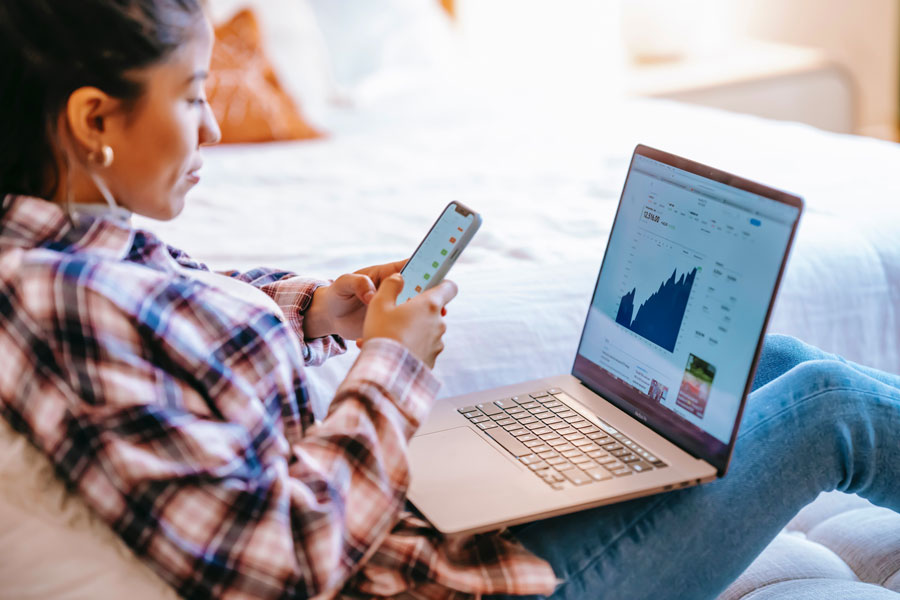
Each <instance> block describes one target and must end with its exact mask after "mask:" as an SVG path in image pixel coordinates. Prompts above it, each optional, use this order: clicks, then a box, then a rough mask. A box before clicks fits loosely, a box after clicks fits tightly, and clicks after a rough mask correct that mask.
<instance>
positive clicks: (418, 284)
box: [397, 203, 480, 304]
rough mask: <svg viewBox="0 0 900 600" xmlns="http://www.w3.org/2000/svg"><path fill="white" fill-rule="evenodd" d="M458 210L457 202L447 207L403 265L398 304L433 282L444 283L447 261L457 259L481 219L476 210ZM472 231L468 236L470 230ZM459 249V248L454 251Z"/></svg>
mask: <svg viewBox="0 0 900 600" xmlns="http://www.w3.org/2000/svg"><path fill="white" fill-rule="evenodd" d="M464 212H465V213H466V214H463V213H461V212H459V211H457V210H456V203H451V204H450V205H449V206H447V208H446V209H444V212H443V213H442V214H441V216H440V218H438V220H437V222H436V223H435V224H434V226H433V227H432V228H431V231H429V232H428V235H427V236H426V237H425V239H424V240H423V241H422V244H421V245H420V246H419V248H418V249H417V250H416V252H415V254H413V255H412V258H410V259H409V262H407V263H406V266H405V267H403V271H401V273H402V274H403V290H402V291H401V292H400V295H399V296H398V297H397V304H402V303H403V302H406V301H407V300H409V299H410V298H412V297H413V296H415V295H416V294H419V293H421V292H423V291H425V290H427V289H428V288H429V287H431V286H433V285H437V284H438V283H440V278H442V276H443V273H444V272H445V270H442V269H443V267H444V266H445V264H446V263H447V261H450V260H455V258H456V256H457V255H458V254H459V252H460V251H462V247H463V245H464V242H465V241H468V238H470V237H471V233H470V232H469V230H470V229H471V228H472V227H473V226H476V228H477V224H478V223H479V221H480V219H478V217H477V215H476V213H474V212H472V211H469V210H466V211H464ZM467 233H468V234H469V235H468V236H466V234H467ZM454 251H456V252H454Z"/></svg>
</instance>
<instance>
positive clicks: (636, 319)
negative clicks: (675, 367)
mask: <svg viewBox="0 0 900 600" xmlns="http://www.w3.org/2000/svg"><path fill="white" fill-rule="evenodd" d="M696 276H697V269H696V268H694V269H693V270H691V272H690V273H687V274H682V275H681V276H680V277H678V270H677V269H673V270H672V276H671V277H669V279H668V280H667V281H664V282H663V283H662V284H661V285H660V286H659V290H657V291H656V292H655V293H654V294H653V295H651V296H650V297H649V298H647V300H646V301H645V302H644V303H643V304H641V306H640V307H639V308H638V309H637V315H635V314H634V298H635V295H636V293H637V288H632V290H631V291H630V292H628V293H627V294H625V295H624V296H622V299H621V301H620V302H619V311H618V313H617V314H616V323H618V324H619V325H622V326H623V327H627V328H628V329H630V330H631V331H633V332H634V333H636V334H638V335H639V336H641V337H643V338H645V339H647V340H649V341H651V342H653V343H654V344H656V345H657V346H661V347H662V348H665V349H666V350H668V351H669V352H673V351H674V350H675V342H676V341H677V340H678V333H679V331H681V323H682V322H683V321H684V311H685V309H686V308H687V303H688V298H690V296H691V288H693V286H694V278H695V277H696ZM632 316H633V318H632Z"/></svg>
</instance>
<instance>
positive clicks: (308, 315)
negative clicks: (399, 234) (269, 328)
mask: <svg viewBox="0 0 900 600" xmlns="http://www.w3.org/2000/svg"><path fill="white" fill-rule="evenodd" d="M405 264H406V260H398V261H396V262H392V263H387V264H383V265H375V266H374V267H366V268H365V269H360V270H359V271H356V272H355V273H351V274H348V275H341V276H340V277H338V278H337V279H335V280H334V283H332V284H331V285H328V286H322V287H320V288H318V289H317V290H316V292H315V294H313V299H312V302H311V303H310V305H309V307H308V308H307V309H306V312H305V314H304V318H303V334H304V336H305V337H306V338H309V339H313V338H319V337H325V336H327V335H332V334H337V335H339V336H341V337H343V338H345V339H350V340H353V339H359V338H360V337H361V336H362V331H363V321H364V320H365V318H366V309H367V307H368V304H369V302H371V300H372V298H373V297H374V296H375V290H377V289H378V288H379V287H380V286H381V282H382V281H384V280H385V279H387V278H388V277H390V276H391V275H393V274H394V273H399V272H400V269H402V268H403V265H405Z"/></svg>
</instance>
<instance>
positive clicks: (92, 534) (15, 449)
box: [0, 417, 178, 600]
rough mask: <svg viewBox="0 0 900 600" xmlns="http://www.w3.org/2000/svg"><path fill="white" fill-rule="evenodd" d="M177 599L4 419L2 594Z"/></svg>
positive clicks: (42, 599)
mask: <svg viewBox="0 0 900 600" xmlns="http://www.w3.org/2000/svg"><path fill="white" fill-rule="evenodd" d="M122 598H128V600H177V598H178V595H177V594H176V593H175V591H174V590H173V589H172V588H171V587H169V586H168V585H167V584H166V583H165V582H164V581H163V580H162V579H160V578H159V577H158V576H157V575H156V574H155V573H154V572H153V571H151V570H150V568H149V567H148V566H146V565H144V564H143V563H142V562H140V561H139V560H138V559H137V558H135V556H134V554H132V553H131V551H130V550H129V549H128V548H127V547H126V546H125V543H124V542H122V541H121V540H120V539H119V538H118V536H116V534H115V533H113V531H112V530H111V529H110V528H109V527H107V525H106V524H105V523H103V522H102V521H100V519H98V518H97V517H96V516H94V514H93V513H92V512H91V510H90V509H89V508H88V507H87V505H86V504H85V503H84V502H83V501H82V500H81V498H80V497H78V496H77V495H75V494H73V493H70V492H68V491H67V490H66V488H65V486H64V485H63V484H62V482H61V481H59V480H58V479H57V478H56V476H55V475H54V473H53V466H52V465H51V463H50V461H49V459H47V458H46V457H45V456H44V455H43V454H41V452H40V451H39V450H37V448H35V447H34V446H32V445H31V444H30V443H29V442H28V440H26V439H25V437H24V436H23V435H21V434H19V433H17V432H15V431H14V430H13V429H12V428H11V427H10V426H9V424H8V423H7V422H6V421H5V420H4V419H3V418H2V417H0V599H2V600H7V599H9V600H13V599H15V600H121V599H122Z"/></svg>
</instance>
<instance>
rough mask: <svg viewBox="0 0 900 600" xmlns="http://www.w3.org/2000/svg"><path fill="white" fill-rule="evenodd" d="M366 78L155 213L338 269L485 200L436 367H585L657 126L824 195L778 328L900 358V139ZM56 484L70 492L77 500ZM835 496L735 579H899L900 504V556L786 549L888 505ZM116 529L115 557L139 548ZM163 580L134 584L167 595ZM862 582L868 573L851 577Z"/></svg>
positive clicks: (838, 582) (189, 239)
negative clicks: (601, 289)
mask: <svg viewBox="0 0 900 600" xmlns="http://www.w3.org/2000/svg"><path fill="white" fill-rule="evenodd" d="M364 96H365V98H364V100H360V101H358V102H357V103H356V104H355V105H353V106H349V107H348V106H346V105H344V106H325V105H324V104H322V105H319V106H316V107H315V114H316V118H317V120H318V121H317V122H318V123H319V125H321V127H322V128H323V129H324V130H325V131H327V132H328V135H327V137H325V138H323V139H319V140H315V141H304V142H282V143H268V144H261V145H232V146H227V145H226V146H219V147H214V148H209V149H207V150H206V151H205V152H204V155H205V161H206V163H205V167H204V169H203V181H202V182H201V184H200V185H199V186H198V187H197V188H196V189H195V190H194V191H193V192H192V194H191V195H190V196H189V198H188V203H187V206H186V208H185V210H184V213H183V214H182V215H181V216H180V217H179V218H177V219H176V220H174V221H171V222H166V223H157V222H152V221H148V220H145V219H141V218H136V219H135V222H136V224H137V225H138V226H141V227H146V228H148V229H152V230H153V231H155V232H156V233H158V234H159V235H160V236H162V237H163V239H165V240H167V241H168V242H169V243H170V244H172V245H174V246H177V247H180V248H182V249H184V250H186V251H188V252H189V253H190V254H192V255H193V256H194V257H196V258H198V259H200V260H203V261H204V262H206V263H207V264H209V265H210V266H211V267H214V268H219V269H226V268H229V269H230V268H249V267H253V266H259V265H267V266H279V267H283V268H289V269H291V270H294V271H297V272H299V273H303V274H306V275H316V276H320V277H323V278H330V277H331V278H333V277H336V276H338V275H340V274H341V273H344V272H349V271H353V270H355V269H357V268H360V267H363V266H367V265H370V264H376V263H381V262H386V261H391V260H396V259H399V258H403V257H406V256H408V255H409V253H410V252H411V251H412V250H413V249H414V248H415V246H416V244H417V243H418V241H419V239H420V238H421V236H422V235H423V233H424V232H425V231H426V229H427V227H428V226H429V225H430V223H431V222H432V221H433V219H434V218H435V216H436V215H437V214H438V212H439V210H440V209H441V208H442V207H443V206H444V205H445V204H446V203H447V202H449V201H450V200H460V201H463V202H465V203H466V204H468V205H470V206H472V207H474V208H476V209H477V210H479V211H480V212H481V213H482V215H483V217H484V225H483V226H482V229H481V231H480V232H479V233H478V235H477V236H476V237H475V239H474V241H473V242H472V244H471V246H470V247H469V249H468V250H467V251H466V252H465V253H464V254H463V255H462V257H461V258H460V260H459V261H458V263H457V265H456V267H454V271H453V272H452V279H454V280H455V281H456V282H457V283H458V285H459V288H460V293H459V295H458V297H457V298H456V299H455V300H454V301H453V302H452V303H451V304H450V305H449V308H448V309H449V314H448V317H447V323H448V332H447V334H446V336H445V343H446V349H445V351H444V353H443V354H442V355H441V356H440V358H439V360H438V362H437V366H436V369H435V370H436V373H437V374H438V376H439V377H440V378H441V380H442V382H443V387H442V391H441V397H447V396H452V395H456V394H461V393H465V392H470V391H474V390H478V389H482V388H488V387H494V386H499V385H504V384H509V383H515V382H517V381H521V380H524V379H531V378H534V377H539V376H543V375H553V374H558V373H560V372H567V371H568V370H569V369H570V368H571V365H572V360H573V358H574V355H575V351H576V346H577V343H578V340H579V336H580V333H581V326H582V323H583V321H584V317H585V315H586V312H587V309H588V305H589V301H590V296H591V292H592V290H593V286H594V282H595V278H596V275H597V269H598V267H599V263H600V260H601V258H602V255H603V250H604V247H605V243H606V238H607V236H608V233H609V227H610V225H611V223H612V219H613V216H614V211H615V207H616V204H617V202H618V197H619V192H620V190H621V187H622V184H623V180H624V176H625V172H626V169H627V165H628V161H629V159H630V156H631V152H632V149H633V148H634V146H635V145H636V144H637V143H644V144H648V145H651V146H655V147H658V148H661V149H664V150H667V151H670V152H673V153H676V154H681V155H684V156H687V157H689V158H692V159H695V160H698V161H700V162H706V163H709V164H712V165H714V166H716V167H719V168H722V169H725V170H728V171H732V172H734V173H736V174H739V175H742V176H744V177H747V178H750V179H756V180H759V181H761V182H764V183H766V184H769V185H773V186H776V187H780V188H784V189H786V190H789V191H792V192H795V193H798V194H800V195H802V196H803V197H804V198H805V199H806V202H807V211H806V213H805V215H804V217H803V220H802V222H801V226H800V229H799V233H798V238H797V241H796V245H795V247H794V251H793V254H792V256H791V258H790V261H789V265H788V268H787V271H786V273H785V277H784V280H783V284H782V288H781V292H780V295H779V297H778V299H777V303H776V308H775V310H774V313H773V316H772V320H771V323H770V326H769V331H771V332H780V333H786V334H790V335H794V336H797V337H799V338H802V339H804V340H806V341H808V342H810V343H813V344H815V345H818V346H820V347H822V348H824V349H828V350H833V351H836V352H840V353H842V354H843V355H844V356H846V357H848V358H850V359H853V360H857V361H860V362H863V363H866V364H869V365H872V366H875V367H878V368H881V369H885V370H888V371H893V372H900V315H898V312H897V310H898V309H897V307H898V306H900V205H898V204H896V203H895V202H893V199H894V198H897V197H898V196H900V178H898V177H896V176H895V174H896V173H897V172H898V171H900V147H898V146H896V145H894V144H890V143H886V142H880V141H875V140H871V139H863V138H856V137H850V136H841V135H836V134H829V133H824V132H821V131H818V130H815V129H812V128H810V127H806V126H803V125H798V124H793V123H779V122H772V121H766V120H761V119H757V118H753V117H748V116H739V115H734V114H727V113H722V112H716V111H714V110H711V109H703V108H698V107H689V106H685V105H679V104H674V103H667V102H663V101H650V100H631V101H613V100H610V99H609V98H604V99H603V100H602V101H598V103H592V102H590V101H580V102H572V103H571V104H568V105H565V106H559V105H554V104H551V103H550V102H549V99H548V98H546V97H543V96H542V95H541V94H540V93H538V92H537V91H536V90H531V92H530V93H529V94H527V95H526V94H522V93H521V90H515V89H505V90H501V91H496V90H492V91H491V93H487V91H486V89H485V88H483V87H481V88H468V89H467V88H465V87H463V86H460V85H458V81H457V80H455V79H453V78H449V77H448V78H442V77H438V76H435V74H434V73H431V74H430V75H429V76H424V75H423V76H422V77H421V78H420V79H417V80H415V82H413V83H410V80H404V81H403V83H402V84H400V85H398V84H397V81H396V80H395V79H392V80H388V81H382V83H381V84H379V85H368V86H367V87H366V91H365V95H364ZM355 355H356V350H355V348H352V347H351V349H350V350H349V351H348V352H347V354H346V355H344V356H341V357H338V358H335V359H332V360H330V361H328V362H327V363H326V364H325V365H323V366H322V367H319V368H316V369H312V370H311V372H310V382H311V387H312V393H313V399H314V405H315V408H316V411H317V413H318V414H320V415H321V414H324V412H325V411H326V410H327V406H328V402H329V399H330V397H331V394H332V392H333V390H334V389H335V387H336V386H337V384H338V383H339V382H340V381H341V379H342V377H343V374H344V373H345V372H346V370H347V369H348V368H349V366H350V365H351V364H352V362H353V360H354V358H355ZM23 451H24V450H23ZM9 464H10V463H9V462H8V461H7V463H6V464H5V465H4V464H3V461H0V472H2V471H3V470H4V469H10V468H11V467H10V466H9ZM54 502H56V503H57V505H59V506H63V508H64V509H66V510H69V509H70V508H69V507H71V502H72V501H71V499H70V500H59V499H58V498H57V499H55V500H54ZM828 502H829V503H828V504H827V507H826V508H820V509H819V510H818V512H814V514H813V515H812V516H810V515H809V514H807V515H806V517H804V518H805V519H806V520H805V521H802V522H798V523H795V524H793V525H792V531H794V532H795V533H786V534H783V535H782V536H779V540H776V543H775V544H773V547H775V549H774V550H773V549H770V551H767V553H766V554H764V555H763V557H761V561H762V562H760V561H758V562H757V563H756V564H755V565H754V567H752V568H751V570H750V571H748V573H749V575H748V574H745V577H744V578H742V580H740V581H739V582H738V584H736V586H733V588H731V589H730V590H729V591H728V592H726V595H725V596H723V598H728V600H737V599H738V598H747V597H749V596H750V595H752V594H753V593H756V594H758V595H754V596H753V598H755V599H757V600H758V599H759V598H781V597H796V596H791V594H792V593H794V594H796V593H797V590H796V589H788V590H783V591H781V592H779V591H778V590H777V589H775V587H773V585H774V584H777V583H779V582H782V583H783V582H784V581H786V580H788V579H790V578H794V579H796V577H801V578H804V577H805V578H812V579H816V580H817V581H818V580H827V581H826V584H825V585H831V586H832V587H830V588H827V589H830V590H832V591H834V590H842V591H846V594H845V595H844V596H842V597H851V593H859V594H860V596H858V597H863V595H862V594H864V593H868V592H871V593H872V594H876V593H877V594H885V595H884V596H882V595H870V596H865V597H878V598H880V597H884V598H894V599H896V598H900V576H897V575H896V572H897V571H898V570H900V565H898V564H896V562H897V561H896V560H895V559H896V556H897V555H900V525H898V523H900V518H898V520H889V521H888V522H889V523H890V525H889V526H888V528H887V530H886V531H887V532H888V533H887V537H886V538H883V539H882V538H879V539H880V541H879V543H881V544H885V543H886V544H887V546H886V547H885V548H886V549H884V556H886V557H888V559H889V560H888V561H887V564H888V566H887V567H884V569H888V572H889V575H887V576H883V577H882V575H884V569H882V571H879V572H878V573H876V574H874V575H872V579H871V580H870V579H866V578H865V577H863V575H861V574H860V573H861V571H860V569H856V568H855V567H853V568H851V567H847V568H846V569H844V568H843V567H841V566H835V567H834V571H833V572H832V571H829V570H828V569H830V568H832V566H833V565H832V563H834V560H836V559H834V556H836V555H837V554H839V552H838V551H837V550H835V549H834V547H826V545H822V546H821V548H819V547H816V548H814V549H813V550H809V552H810V553H811V554H810V555H812V554H815V553H816V552H819V553H820V554H821V553H823V552H824V553H826V554H828V553H830V554H828V556H826V559H827V560H826V559H823V560H824V561H825V562H824V563H821V564H820V563H816V562H814V561H813V562H809V563H803V564H800V563H797V562H796V561H795V564H794V565H793V566H794V567H796V568H795V569H794V571H793V572H792V573H789V574H788V575H784V574H782V572H781V571H779V570H778V568H777V566H772V565H773V564H781V563H783V562H784V561H780V560H778V559H777V557H778V556H781V555H778V554H776V553H777V552H780V551H782V550H779V548H786V549H785V550H783V552H784V556H793V557H796V556H797V554H796V553H797V552H801V553H802V550H803V549H802V548H801V550H797V548H796V546H797V544H801V545H802V544H807V543H809V544H813V543H814V542H810V541H808V540H807V539H806V537H803V536H799V535H798V534H797V533H796V532H798V531H802V532H805V533H807V534H808V533H809V532H810V531H811V530H812V529H814V526H816V525H820V524H822V523H824V522H825V521H827V520H828V519H829V518H832V517H834V515H836V514H837V513H839V512H841V511H845V510H851V511H871V510H874V511H882V512H878V513H877V514H878V515H881V516H884V512H886V511H884V509H877V508H874V507H871V506H869V505H865V504H864V503H860V501H859V500H858V499H854V498H848V497H843V496H839V497H832V499H831V500H828ZM20 504H21V503H20ZM813 506H815V505H813ZM820 506H822V505H820ZM867 514H868V513H867ZM892 517H897V516H896V515H892ZM885 518H888V517H885ZM73 520H74V521H79V518H76V517H71V518H69V520H68V521H67V522H69V523H71V522H74V521H73ZM97 526H98V524H96V523H94V525H92V527H95V528H96V527H97ZM891 527H893V529H891ZM880 530H881V531H885V529H884V528H883V527H882V528H881V529H880ZM84 531H86V530H83V531H82V533H84ZM86 535H94V534H90V533H88V534H86ZM94 538H97V535H94ZM102 544H106V545H108V546H109V545H115V544H117V541H114V540H109V539H107V538H104V539H103V541H102ZM823 544H824V542H823ZM116 548H117V550H116V552H113V553H112V554H111V555H110V556H111V557H112V558H110V560H117V561H123V562H127V561H128V558H127V553H125V552H123V551H122V548H120V547H118V546H116ZM829 548H830V549H829ZM807 550H808V549H807ZM792 552H793V553H794V554H791V553H792ZM892 552H893V554H892ZM891 556H893V557H894V559H891V558H890V557H891ZM773 557H775V558H773ZM790 560H795V559H793V558H792V559H789V561H790ZM841 560H842V561H843V562H842V564H843V565H845V566H846V565H849V564H851V561H850V559H848V558H846V557H844V556H841V559H840V560H838V562H841ZM873 560H874V559H873ZM766 561H769V562H768V563H766ZM829 561H830V562H829ZM800 562H801V563H802V561H800ZM822 564H826V566H824V567H823V566H822ZM798 565H799V566H798ZM829 565H832V566H829ZM891 565H892V566H891ZM807 566H808V569H807V570H806V571H804V570H803V569H804V568H806V567H807ZM124 568H125V567H123V569H124ZM128 568H132V567H131V566H129V567H128ZM754 568H755V569H756V570H755V571H753V570H752V569H754ZM842 569H843V570H842ZM890 569H893V570H890ZM107 571H108V570H107ZM124 572H125V571H124V570H123V571H122V573H124ZM128 572H129V573H130V572H131V571H128ZM141 573H143V574H142V575H140V577H146V578H151V579H152V577H151V575H150V574H149V572H143V571H142V572H141ZM798 573H799V575H798ZM891 574H892V575H891ZM107 576H108V573H107ZM891 576H892V579H891ZM878 577H881V580H880V581H875V579H877V578H878ZM767 578H768V579H767ZM829 578H831V579H829ZM841 578H843V579H841ZM831 580H834V581H831ZM866 582H869V583H866ZM118 583H119V584H121V585H123V586H127V585H128V583H127V578H124V577H122V578H120V581H118ZM158 583H159V582H149V581H148V583H147V586H148V587H146V589H145V590H144V591H146V592H147V593H146V594H144V595H141V593H139V590H137V591H135V590H132V597H133V598H135V599H136V600H137V598H143V597H147V598H150V597H159V596H158V595H156V594H157V593H158V594H163V592H162V591H160V590H161V588H159V587H153V586H154V585H157V584H158ZM751 583H753V584H754V585H751ZM851 584H852V585H866V586H867V587H866V588H865V589H862V588H852V589H851V588H850V587H846V588H844V587H840V586H851ZM869 584H873V585H869ZM132 585H133V584H132ZM742 586H743V587H742ZM766 586H768V587H766ZM881 586H885V587H881ZM114 588H115V584H114V583H110V584H109V587H107V588H106V589H114ZM870 588H871V589H870ZM120 589H125V588H124V587H123V588H120ZM760 589H763V590H768V591H760ZM148 590H149V591H148ZM754 590H755V591H754ZM860 590H862V591H860ZM873 590H876V591H873ZM889 590H893V591H889ZM766 593H768V594H770V595H764V594H766ZM779 593H782V594H783V595H778V594H779ZM0 596H2V594H0ZM23 597H24V596H23ZM29 597H41V596H40V595H35V596H29ZM45 597H46V596H45ZM68 597H79V596H77V595H75V596H68ZM85 597H87V596H85ZM110 597H112V596H110ZM854 597H855V596H854Z"/></svg>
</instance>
